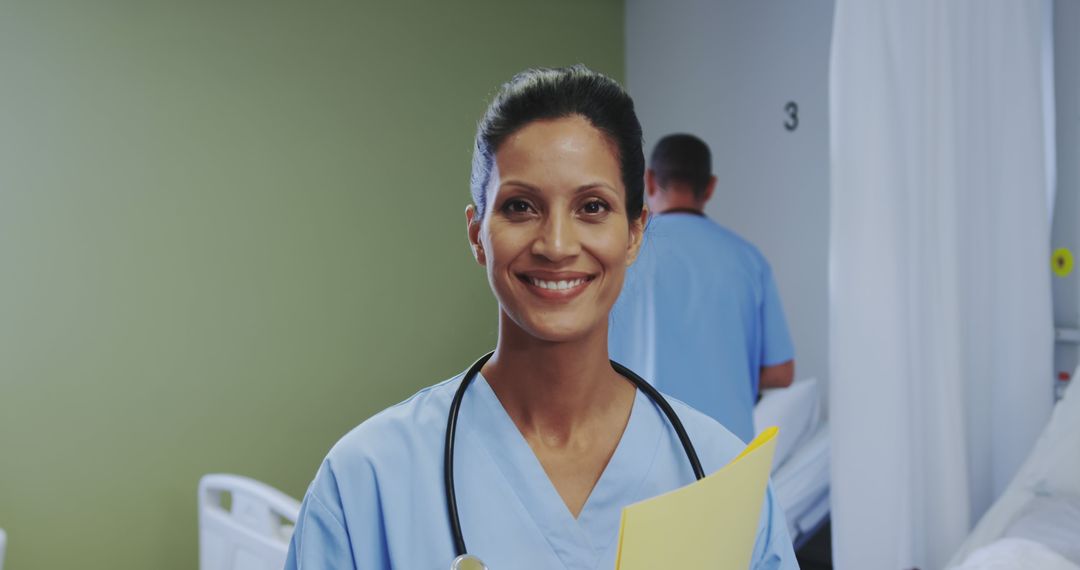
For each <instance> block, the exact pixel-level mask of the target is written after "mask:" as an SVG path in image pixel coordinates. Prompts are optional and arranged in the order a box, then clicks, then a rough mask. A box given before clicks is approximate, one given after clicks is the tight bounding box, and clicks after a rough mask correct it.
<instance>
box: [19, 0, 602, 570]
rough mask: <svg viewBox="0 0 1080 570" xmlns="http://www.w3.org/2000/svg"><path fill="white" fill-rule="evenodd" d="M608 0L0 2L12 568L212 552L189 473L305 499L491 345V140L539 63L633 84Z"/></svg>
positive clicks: (177, 565)
mask: <svg viewBox="0 0 1080 570" xmlns="http://www.w3.org/2000/svg"><path fill="white" fill-rule="evenodd" d="M622 30H623V6H622V2H621V1H619V0H590V1H587V2H580V1H570V0H556V1H554V2H533V1H527V0H470V1H467V2H441V1H438V0H423V1H415V2H383V1H378V2H375V1H368V2H364V1H359V2H331V1H328V0H326V1H324V0H319V1H314V2H275V1H270V2H245V1H240V2H151V3H146V2H120V1H105V0H103V1H98V2H83V1H77V0H58V1H51V2H39V1H36V0H10V1H7V2H3V3H0V527H3V528H5V529H6V530H7V531H8V534H9V536H10V537H11V539H10V541H9V544H8V552H7V565H8V567H10V568H12V569H15V570H20V569H31V568H82V569H89V570H94V569H106V568H108V569H112V568H153V569H156V570H169V569H177V570H179V569H185V570H186V569H190V568H194V567H196V560H197V557H196V555H197V552H196V548H197V531H196V528H197V527H196V500H195V499H196V485H197V483H198V480H199V477H200V476H201V475H203V474H205V473H210V472H231V473H238V474H242V475H246V476H250V477H253V478H256V479H259V480H262V481H265V482H267V483H269V484H271V485H273V486H275V487H277V488H280V489H283V490H285V491H287V492H288V493H290V494H293V495H294V496H297V497H299V496H301V495H302V494H303V492H304V489H305V487H306V485H307V483H308V482H309V481H310V479H311V477H312V476H313V474H314V472H315V469H316V468H317V467H318V463H319V461H320V459H321V458H322V457H323V455H324V454H325V453H326V451H327V449H328V448H329V446H330V445H331V444H332V443H333V442H334V441H335V440H336V439H337V438H338V437H340V436H341V435H342V434H344V432H345V431H347V430H348V429H349V428H351V427H352V426H354V425H356V424H357V423H359V422H360V421H362V420H363V419H365V418H366V417H368V416H370V415H371V414H372V413H374V412H375V411H377V410H379V409H381V408H383V407H385V406H387V405H389V404H391V403H393V402H395V401H398V400H400V399H402V398H405V397H407V396H408V395H410V394H411V393H413V392H414V391H415V390H416V389H418V388H419V387H421V386H424V385H428V384H431V383H434V382H436V381H438V380H441V379H444V378H447V377H449V376H452V375H454V374H456V373H457V372H459V371H460V370H461V369H463V368H464V367H466V366H467V365H468V364H469V363H470V362H471V361H472V359H474V358H475V357H476V356H478V355H480V354H481V353H482V352H483V351H485V350H487V349H489V348H490V347H491V345H492V343H493V342H494V339H495V326H496V317H495V314H494V310H495V304H494V302H493V301H492V299H491V294H490V292H489V290H488V288H487V284H486V280H485V277H484V275H483V270H482V268H480V267H478V266H476V265H475V263H474V262H473V261H472V258H471V256H470V254H469V251H468V247H467V242H466V239H465V217H464V208H465V205H466V203H467V200H468V176H469V163H470V158H471V147H472V136H473V133H474V129H475V125H476V121H477V120H478V119H479V116H480V114H481V113H482V112H483V110H484V108H485V105H486V100H487V98H488V97H489V96H490V94H492V93H493V92H494V91H495V89H496V88H497V86H498V84H499V83H501V82H502V81H505V80H506V79H508V78H509V77H510V75H511V74H512V73H514V72H515V71H518V70H520V69H522V68H524V67H527V66H535V65H565V64H570V63H575V62H584V63H585V64H587V65H589V66H591V67H593V68H594V69H597V70H599V71H603V72H606V73H609V74H611V75H613V76H615V77H616V78H621V75H622V67H623V32H622Z"/></svg>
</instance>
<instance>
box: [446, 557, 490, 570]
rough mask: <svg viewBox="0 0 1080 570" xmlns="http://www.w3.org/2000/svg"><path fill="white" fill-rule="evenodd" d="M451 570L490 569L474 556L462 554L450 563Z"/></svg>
mask: <svg viewBox="0 0 1080 570" xmlns="http://www.w3.org/2000/svg"><path fill="white" fill-rule="evenodd" d="M450 570H488V567H487V566H485V565H484V563H483V562H481V561H480V559H479V558H477V557H475V556H473V555H472V554H462V555H461V556H458V557H457V558H455V559H454V561H453V562H451V563H450Z"/></svg>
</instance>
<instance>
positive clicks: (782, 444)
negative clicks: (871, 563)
mask: <svg viewBox="0 0 1080 570" xmlns="http://www.w3.org/2000/svg"><path fill="white" fill-rule="evenodd" d="M821 400H822V395H821V389H820V387H819V384H818V382H817V380H816V379H813V378H807V379H801V380H798V381H796V382H795V383H793V384H792V385H791V386H790V387H788V388H782V389H777V390H767V391H765V392H763V394H762V397H761V401H760V402H758V404H757V406H755V407H754V426H755V427H756V428H757V429H758V430H761V429H764V428H766V427H769V426H778V427H779V428H780V434H779V436H778V440H777V442H776V454H775V455H774V457H773V469H772V483H773V489H774V492H775V494H776V498H777V501H778V502H779V503H780V506H781V507H782V508H783V509H784V514H785V516H786V517H787V523H788V532H789V533H790V534H791V539H792V541H793V542H794V543H795V548H799V547H800V546H802V545H803V544H804V543H805V542H806V541H807V540H808V539H809V538H810V537H812V536H813V535H814V533H815V532H817V530H818V529H819V528H820V527H821V526H822V525H823V524H824V523H825V522H826V521H827V520H828V517H829V426H828V422H827V421H826V420H825V418H824V417H823V414H822V410H821Z"/></svg>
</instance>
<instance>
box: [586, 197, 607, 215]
mask: <svg viewBox="0 0 1080 570" xmlns="http://www.w3.org/2000/svg"><path fill="white" fill-rule="evenodd" d="M609 209H610V208H608V205H607V204H606V203H604V202H603V201H601V200H593V201H592V202H587V203H586V204H585V206H584V207H583V210H584V211H585V213H586V214H602V213H604V212H606V211H608V210H609Z"/></svg>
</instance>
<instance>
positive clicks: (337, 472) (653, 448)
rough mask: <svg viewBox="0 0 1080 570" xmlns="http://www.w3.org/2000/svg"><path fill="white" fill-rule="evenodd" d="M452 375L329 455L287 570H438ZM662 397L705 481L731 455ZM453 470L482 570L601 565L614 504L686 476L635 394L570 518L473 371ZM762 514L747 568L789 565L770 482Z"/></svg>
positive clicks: (661, 428) (675, 449) (651, 412)
mask: <svg viewBox="0 0 1080 570" xmlns="http://www.w3.org/2000/svg"><path fill="white" fill-rule="evenodd" d="M460 381H461V376H460V375H459V376H457V377H455V378H452V379H450V380H447V381H446V382H443V383H441V384H437V385H435V386H432V387H430V388H426V389H424V390H422V391H420V392H419V393H417V394H416V395H415V396H413V397H412V398H410V399H408V400H406V401H405V402H403V403H401V404H398V405H396V406H394V407H392V408H389V409H387V410H385V411H383V412H381V413H379V414H377V415H375V416H374V417H372V418H371V419H369V420H367V421H365V422H364V423H362V424H360V426H358V427H357V428H355V429H353V430H352V431H351V432H349V433H348V434H347V435H346V436H345V437H343V438H342V439H341V440H340V441H339V442H338V443H337V444H336V445H335V446H334V447H333V449H331V450H330V453H329V454H328V455H327V456H326V459H325V460H324V461H323V464H322V466H321V467H320V468H319V471H318V473H317V474H316V476H315V480H314V481H313V482H312V483H311V486H310V487H309V488H308V492H307V494H306V496H305V497H304V503H303V506H302V507H301V510H300V517H299V521H298V522H297V526H296V530H295V533H294V534H293V538H292V543H291V544H290V546H289V556H288V561H287V562H286V564H285V568H286V569H310V570H317V569H319V570H321V569H345V568H349V569H353V568H358V569H375V568H402V569H410V570H412V569H439V570H442V569H445V568H448V567H449V565H450V561H451V560H452V559H453V558H454V549H453V539H452V537H451V534H450V524H449V521H448V519H447V514H446V499H445V495H444V487H443V471H442V468H443V444H444V437H445V430H446V420H447V414H448V412H449V408H450V401H451V399H452V398H453V395H454V392H455V391H456V390H457V387H458V385H459V384H460ZM670 401H671V405H672V407H673V408H674V409H675V411H676V412H677V413H678V414H679V417H680V418H681V419H682V421H683V423H684V424H685V425H686V429H687V432H688V433H689V435H690V437H691V439H692V441H693V442H694V445H695V446H696V448H697V452H698V454H699V456H700V458H701V463H702V466H703V468H704V469H705V471H706V473H711V472H713V471H715V470H717V469H719V468H720V467H722V466H723V465H724V464H726V463H727V462H728V461H729V460H731V459H732V458H734V456H735V455H737V454H738V453H739V452H740V451H741V450H742V448H743V445H742V443H741V442H739V440H738V439H737V438H736V437H735V436H733V435H732V434H731V433H729V432H728V431H727V430H725V429H724V428H723V427H721V426H720V425H719V424H718V423H717V422H716V421H714V420H712V419H711V418H709V417H707V416H705V415H704V414H701V413H698V412H696V411H694V410H693V409H691V408H690V407H689V406H687V405H685V404H683V403H682V402H679V401H676V400H670ZM455 467H456V473H455V481H456V485H457V499H458V506H459V510H460V517H461V526H462V533H463V534H464V537H465V543H466V545H467V547H468V549H469V552H470V553H471V554H475V555H477V556H479V557H480V558H481V559H482V560H483V561H484V562H485V563H486V564H487V565H488V567H489V568H491V569H492V570H507V569H514V570H530V569H536V570H551V569H553V568H567V569H575V570H577V569H596V568H601V569H609V568H614V565H615V554H616V547H617V537H618V533H619V520H620V516H621V511H622V508H623V507H625V506H627V505H629V504H631V503H634V502H637V501H640V500H643V499H646V498H649V497H653V496H656V495H658V494H660V493H664V492H666V491H669V490H672V489H676V488H678V487H681V486H683V485H686V484H688V483H691V482H693V481H694V475H693V473H692V471H691V469H690V465H689V463H688V462H687V459H686V455H685V454H684V452H683V449H682V446H681V444H680V443H679V440H678V437H677V436H676V435H675V433H674V431H673V430H672V429H671V427H670V425H669V424H668V422H667V419H666V417H665V416H664V415H663V413H662V412H661V411H660V410H659V409H658V408H657V407H656V406H655V405H654V404H653V403H652V402H651V401H650V400H649V399H648V397H647V396H645V395H644V394H642V393H640V392H639V393H638V394H637V396H636V398H635V400H634V404H633V408H632V410H631V414H630V420H629V422H628V423H627V426H626V430H625V432H624V433H623V436H622V439H621V440H620V441H619V444H618V446H617V447H616V450H615V453H614V454H613V455H612V457H611V460H610V462H609V463H608V465H607V467H606V468H605V470H604V472H603V474H602V475H601V477H600V479H599V481H598V482H597V483H596V487H595V488H594V489H593V491H592V494H591V495H590V496H589V498H588V501H587V502H586V504H585V507H584V509H583V510H582V511H581V513H580V516H579V517H578V518H576V519H575V518H574V517H573V516H572V515H571V514H570V511H569V509H567V507H566V505H565V503H563V500H562V498H561V497H560V496H559V494H558V492H557V491H556V490H555V487H554V486H553V485H552V484H551V481H550V480H549V479H548V477H547V474H546V473H545V472H544V469H543V467H542V466H541V464H540V462H539V460H538V459H537V458H536V456H535V455H534V454H533V452H532V449H531V448H530V447H529V445H528V443H527V442H526V441H525V438H524V437H523V436H522V435H521V432H520V431H518V429H517V427H516V426H515V425H514V423H513V421H512V420H511V419H510V416H509V415H507V413H506V411H505V410H504V409H503V407H502V405H501V404H500V403H499V400H498V398H497V397H496V396H495V393H494V391H492V389H491V387H490V386H489V385H488V383H487V382H486V381H485V380H484V378H483V377H482V376H477V378H476V379H475V380H474V381H473V384H472V385H470V386H469V389H468V390H467V391H466V395H465V398H464V400H463V401H462V407H461V414H460V418H459V423H458V432H457V445H456V456H455ZM717 508H723V505H717ZM762 509H763V512H762V516H761V521H760V524H759V529H758V535H757V543H756V545H755V547H754V555H753V564H752V568H755V569H774V568H798V564H797V562H796V560H795V554H794V552H793V551H792V546H791V540H790V538H789V537H788V532H787V525H786V523H785V521H784V515H783V513H782V512H781V511H780V508H779V507H778V506H777V504H776V501H775V500H774V498H773V493H772V489H771V487H770V488H769V490H768V491H767V494H766V498H765V502H764V505H763V506H762Z"/></svg>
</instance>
